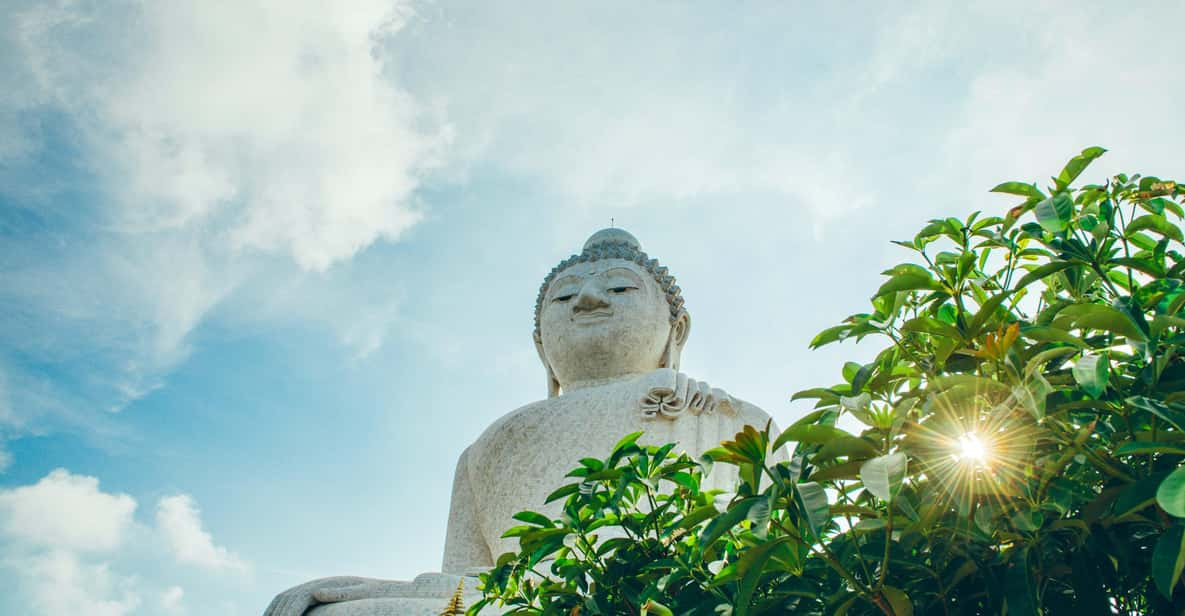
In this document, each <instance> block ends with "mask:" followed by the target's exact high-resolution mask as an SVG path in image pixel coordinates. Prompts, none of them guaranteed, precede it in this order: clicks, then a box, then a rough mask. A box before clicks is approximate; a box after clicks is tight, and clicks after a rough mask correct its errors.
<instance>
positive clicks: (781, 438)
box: [772, 424, 852, 451]
mask: <svg viewBox="0 0 1185 616" xmlns="http://www.w3.org/2000/svg"><path fill="white" fill-rule="evenodd" d="M844 436H852V435H851V434H848V433H847V432H844V431H843V430H840V429H839V428H835V427H832V426H819V425H813V424H807V425H802V426H798V425H794V426H790V427H789V428H786V429H785V430H784V431H783V432H782V433H781V434H779V435H778V438H777V440H775V441H774V444H773V448H772V450H773V451H777V450H778V449H781V447H782V445H785V444H786V443H789V442H792V441H793V442H796V443H810V444H814V445H824V444H827V443H829V442H831V441H832V440H833V439H837V438H840V437H844Z"/></svg>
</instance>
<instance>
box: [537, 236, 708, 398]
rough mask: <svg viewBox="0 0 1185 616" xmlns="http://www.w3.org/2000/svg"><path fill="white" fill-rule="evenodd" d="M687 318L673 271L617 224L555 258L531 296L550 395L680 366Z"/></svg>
mask: <svg viewBox="0 0 1185 616" xmlns="http://www.w3.org/2000/svg"><path fill="white" fill-rule="evenodd" d="M690 330H691V319H690V317H689V316H688V314H687V310H685V309H684V307H683V297H682V296H681V295H680V289H679V287H678V286H677V285H676V284H675V277H674V276H671V275H670V274H669V273H668V272H667V268H665V267H662V266H660V265H659V264H658V261H657V260H655V259H651V258H649V257H648V256H647V255H646V253H644V252H642V248H641V245H640V244H639V243H638V240H637V239H636V238H635V237H634V236H633V235H630V234H629V233H628V232H626V231H623V230H621V229H602V230H600V231H597V232H596V233H594V234H593V235H592V236H591V237H589V238H588V241H587V242H585V243H584V249H583V250H582V251H581V252H580V254H576V255H572V256H571V257H568V258H567V259H565V260H564V261H562V262H560V264H559V265H557V266H556V267H555V268H554V269H552V270H551V273H549V274H548V275H547V278H545V279H544V280H543V286H542V287H540V289H539V297H538V299H537V300H536V302H535V336H534V338H535V348H536V349H537V350H538V351H539V358H540V359H541V360H542V361H543V366H544V368H546V369H547V388H548V395H549V396H556V395H559V393H560V391H561V390H563V389H571V388H573V387H579V386H580V385H581V384H584V383H591V382H596V381H601V380H607V379H612V378H615V377H621V376H626V375H630V374H642V373H645V372H650V371H653V370H657V369H658V368H672V369H675V370H678V369H679V356H680V354H681V353H682V351H683V346H684V344H685V343H686V342H687V336H688V334H689V333H690Z"/></svg>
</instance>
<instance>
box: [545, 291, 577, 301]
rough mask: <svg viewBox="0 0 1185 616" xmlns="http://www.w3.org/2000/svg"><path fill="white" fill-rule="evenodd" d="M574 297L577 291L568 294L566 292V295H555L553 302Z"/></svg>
mask: <svg viewBox="0 0 1185 616" xmlns="http://www.w3.org/2000/svg"><path fill="white" fill-rule="evenodd" d="M573 297H576V294H575V293H568V294H566V295H557V296H555V297H553V298H551V301H553V302H566V301H568V300H570V299H572V298H573Z"/></svg>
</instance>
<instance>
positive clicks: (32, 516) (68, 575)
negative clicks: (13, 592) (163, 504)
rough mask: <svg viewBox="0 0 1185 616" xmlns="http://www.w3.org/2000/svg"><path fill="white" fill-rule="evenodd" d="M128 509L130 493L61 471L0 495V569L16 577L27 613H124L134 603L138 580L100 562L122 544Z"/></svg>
mask: <svg viewBox="0 0 1185 616" xmlns="http://www.w3.org/2000/svg"><path fill="white" fill-rule="evenodd" d="M135 509H136V501H135V500H134V499H133V498H132V497H131V496H128V495H127V494H110V493H107V492H103V491H101V490H100V489H99V480H98V479H97V478H95V477H89V476H85V475H74V474H72V473H70V472H69V471H67V470H65V469H60V468H59V469H56V470H54V471H52V472H50V473H49V474H48V475H46V476H45V477H43V478H42V479H41V480H40V481H38V482H37V483H35V484H33V485H29V486H20V487H16V488H12V489H4V490H0V547H2V548H3V553H4V554H5V557H4V558H3V559H0V567H4V568H7V569H10V570H11V573H10V577H9V579H11V580H19V582H20V584H19V587H18V588H19V591H20V592H21V593H22V594H23V595H24V596H25V597H26V598H27V600H28V602H29V604H30V608H31V610H32V611H33V613H36V614H45V615H46V616H58V615H60V614H96V615H100V616H122V615H124V614H129V613H131V612H133V611H134V610H135V609H136V608H137V606H139V604H140V591H139V590H138V582H137V580H136V578H135V577H133V576H125V575H122V574H120V573H118V572H116V571H114V570H113V569H112V568H111V565H110V563H109V562H107V559H108V558H110V557H112V556H113V555H114V554H115V553H117V552H119V551H120V550H122V549H123V548H125V547H126V544H127V540H126V539H127V536H129V534H130V532H129V531H130V530H131V529H132V526H133V524H134V522H133V513H134V512H135ZM96 559H97V560H96ZM10 589H11V587H10Z"/></svg>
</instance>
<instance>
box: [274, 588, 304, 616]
mask: <svg viewBox="0 0 1185 616" xmlns="http://www.w3.org/2000/svg"><path fill="white" fill-rule="evenodd" d="M303 594H304V593H294V592H285V593H280V595H279V596H278V597H276V598H275V600H273V601H272V605H271V606H270V607H269V608H268V611H267V612H265V614H266V616H298V615H299V614H302V613H303V612H304V607H306V606H305V605H302V606H301V609H300V610H299V611H297V610H296V609H295V606H294V603H296V600H297V597H298V595H303ZM301 603H302V604H307V603H308V601H302V602H301Z"/></svg>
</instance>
